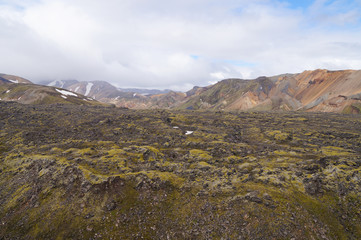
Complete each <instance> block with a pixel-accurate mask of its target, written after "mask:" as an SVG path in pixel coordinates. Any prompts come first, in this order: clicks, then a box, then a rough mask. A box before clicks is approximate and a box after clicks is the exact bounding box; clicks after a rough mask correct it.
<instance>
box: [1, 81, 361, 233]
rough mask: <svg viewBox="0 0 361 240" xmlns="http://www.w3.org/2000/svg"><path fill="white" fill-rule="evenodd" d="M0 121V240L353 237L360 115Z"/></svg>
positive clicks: (84, 110) (143, 115) (56, 113)
mask: <svg viewBox="0 0 361 240" xmlns="http://www.w3.org/2000/svg"><path fill="white" fill-rule="evenodd" d="M263 83H268V80H266V81H263V80H260V81H259V82H258V83H257V84H259V85H258V86H263V85H262V84H263ZM242 84H246V85H247V84H249V83H242ZM247 86H248V87H249V89H251V90H254V89H255V87H257V86H254V85H247ZM222 94H224V93H222ZM0 126H1V128H0V157H1V161H0V173H1V174H0V223H1V225H0V239H361V225H360V222H361V212H360V209H361V158H360V156H361V117H360V115H342V114H329V113H303V112H284V113H269V112H227V111H225V112H217V111H175V110H130V109H119V108H103V107H90V106H79V105H70V104H69V105H57V106H56V107H54V106H49V105H23V104H18V103H9V102H0Z"/></svg>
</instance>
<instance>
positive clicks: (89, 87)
mask: <svg viewBox="0 0 361 240" xmlns="http://www.w3.org/2000/svg"><path fill="white" fill-rule="evenodd" d="M93 85H94V84H93V83H88V84H87V85H86V91H85V94H84V95H85V96H88V94H89V93H90V90H91V89H92V87H93Z"/></svg>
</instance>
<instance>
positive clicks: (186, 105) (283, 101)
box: [0, 69, 361, 113]
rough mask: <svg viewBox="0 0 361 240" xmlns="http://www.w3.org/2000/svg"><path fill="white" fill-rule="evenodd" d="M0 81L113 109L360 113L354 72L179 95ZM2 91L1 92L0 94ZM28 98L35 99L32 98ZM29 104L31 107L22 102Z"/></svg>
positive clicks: (230, 82)
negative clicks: (61, 93) (71, 94)
mask: <svg viewBox="0 0 361 240" xmlns="http://www.w3.org/2000/svg"><path fill="white" fill-rule="evenodd" d="M2 79H4V80H2ZM0 80H2V81H3V83H6V84H7V85H8V86H14V83H21V84H20V85H26V86H28V87H29V86H32V87H31V88H37V89H38V88H39V89H41V91H46V90H45V89H48V88H49V87H50V89H54V88H61V89H66V90H68V91H71V92H74V93H76V94H79V96H85V97H83V98H82V99H86V100H89V99H90V98H91V99H95V100H97V101H99V102H102V103H107V104H114V105H115V106H117V107H127V108H134V109H152V108H167V109H191V110H198V109H211V110H243V111H246V110H252V111H312V112H338V113H360V112H361V71H360V70H358V71H357V70H340V71H329V70H325V69H318V70H314V71H304V72H302V73H297V74H282V75H278V76H272V77H264V76H262V77H259V78H256V79H252V80H244V79H237V78H233V79H225V80H222V81H220V82H218V83H216V84H214V85H210V86H206V87H194V88H193V89H191V90H189V91H187V92H185V93H182V92H174V91H170V90H164V91H160V90H146V89H145V90H144V89H119V88H117V87H115V86H113V85H111V84H110V83H108V82H105V81H83V82H79V81H77V80H62V81H54V82H51V83H49V84H48V86H41V87H40V86H38V87H36V86H37V85H35V84H31V82H30V81H28V80H26V79H23V78H20V77H16V76H10V75H4V74H3V75H0ZM2 85H4V84H2ZM3 88H4V87H3ZM7 90H8V89H4V90H3V94H4V92H6V91H7ZM50 92H54V90H52V91H50ZM28 95H29V94H28ZM31 96H34V97H35V98H36V96H35V95H34V94H32V95H31ZM0 98H2V99H3V100H9V99H11V100H15V101H17V100H16V98H14V97H12V98H9V97H6V96H5V97H4V96H1V95H0ZM30 98H31V97H30ZM19 101H20V100H19ZM29 101H30V102H36V101H31V100H28V101H22V102H23V103H28V102H29ZM37 101H38V100H37ZM52 102H53V101H52Z"/></svg>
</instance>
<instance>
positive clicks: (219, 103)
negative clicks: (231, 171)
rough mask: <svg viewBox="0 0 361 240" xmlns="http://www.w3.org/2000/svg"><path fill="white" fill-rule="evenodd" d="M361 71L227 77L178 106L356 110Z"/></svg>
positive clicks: (233, 108) (226, 108) (224, 108)
mask: <svg viewBox="0 0 361 240" xmlns="http://www.w3.org/2000/svg"><path fill="white" fill-rule="evenodd" d="M360 100H361V71H354V70H344V71H328V70H315V71H304V72H303V73H299V74H284V75H279V76H274V77H259V78H257V79H254V80H241V79H226V80H223V81H220V82H218V83H217V84H215V85H213V86H211V87H208V88H207V89H206V90H205V91H203V92H201V93H200V94H196V95H193V96H192V97H190V98H189V99H188V100H187V101H186V102H185V103H182V104H180V105H179V106H177V108H188V109H217V110H286V111H288V110H292V111H296V110H301V111H315V112H345V113H351V112H352V113H359V112H360V109H361V101H360Z"/></svg>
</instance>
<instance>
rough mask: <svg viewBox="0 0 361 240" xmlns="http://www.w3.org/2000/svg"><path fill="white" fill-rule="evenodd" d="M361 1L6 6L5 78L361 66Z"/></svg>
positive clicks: (121, 0)
mask: <svg viewBox="0 0 361 240" xmlns="http://www.w3.org/2000/svg"><path fill="white" fill-rule="evenodd" d="M360 19H361V1H360V0H315V1H310V0H304V1H291V0H289V1H286V0H222V1H219V0H197V1H194V0H174V1H169V0H107V1H106V4H105V2H104V1H89V0H33V1H31V0H11V1H10V0H0V52H1V53H2V55H3V56H6V58H4V57H2V58H0V66H1V68H0V72H4V73H8V74H15V75H20V76H23V77H26V78H29V79H30V80H32V81H34V82H37V81H44V80H48V81H52V80H61V79H78V80H106V81H109V82H111V83H112V84H114V85H116V86H119V87H151V88H171V89H175V90H187V89H189V88H191V87H192V86H194V85H200V86H205V85H208V84H209V83H214V82H216V81H218V80H221V79H223V78H230V77H232V78H233V77H237V78H246V79H249V78H256V77H258V76H261V75H262V76H272V75H277V74H281V73H296V72H302V71H304V70H313V69H317V68H325V69H331V70H335V69H361V58H360V57H359V56H360V55H361V23H360Z"/></svg>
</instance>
